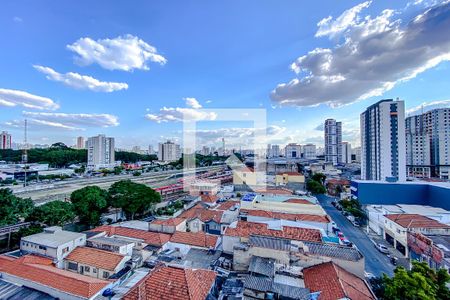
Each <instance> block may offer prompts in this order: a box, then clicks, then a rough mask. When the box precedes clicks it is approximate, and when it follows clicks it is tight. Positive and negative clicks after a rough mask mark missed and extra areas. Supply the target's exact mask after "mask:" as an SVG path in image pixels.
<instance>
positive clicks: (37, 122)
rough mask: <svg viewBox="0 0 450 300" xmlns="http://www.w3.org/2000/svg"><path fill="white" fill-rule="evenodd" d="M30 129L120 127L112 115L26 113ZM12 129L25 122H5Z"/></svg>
mask: <svg viewBox="0 0 450 300" xmlns="http://www.w3.org/2000/svg"><path fill="white" fill-rule="evenodd" d="M22 114H23V116H24V117H26V118H27V120H28V122H29V124H30V129H41V128H46V129H48V128H53V129H64V130H86V128H87V127H103V128H105V127H113V126H118V125H119V119H118V117H117V116H114V115H110V114H68V113H50V112H29V111H24V112H23V113H22ZM5 125H7V126H10V127H17V128H18V127H22V126H23V121H21V120H13V121H8V122H5Z"/></svg>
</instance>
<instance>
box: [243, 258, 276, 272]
mask: <svg viewBox="0 0 450 300" xmlns="http://www.w3.org/2000/svg"><path fill="white" fill-rule="evenodd" d="M248 271H249V272H252V273H256V274H261V275H265V276H268V277H272V276H273V275H274V274H275V260H274V259H271V258H264V257H259V256H252V258H251V259H250V265H249V267H248Z"/></svg>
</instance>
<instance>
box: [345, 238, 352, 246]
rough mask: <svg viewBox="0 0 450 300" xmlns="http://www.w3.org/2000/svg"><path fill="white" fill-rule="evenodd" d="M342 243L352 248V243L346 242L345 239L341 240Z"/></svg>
mask: <svg viewBox="0 0 450 300" xmlns="http://www.w3.org/2000/svg"><path fill="white" fill-rule="evenodd" d="M342 243H343V244H344V245H345V246H347V247H353V243H352V242H350V241H349V240H347V239H343V240H342Z"/></svg>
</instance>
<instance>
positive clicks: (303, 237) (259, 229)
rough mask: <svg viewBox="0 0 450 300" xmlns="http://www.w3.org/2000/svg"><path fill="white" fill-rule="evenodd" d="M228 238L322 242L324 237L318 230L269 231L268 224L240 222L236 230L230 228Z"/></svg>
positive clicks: (291, 228) (291, 229)
mask: <svg viewBox="0 0 450 300" xmlns="http://www.w3.org/2000/svg"><path fill="white" fill-rule="evenodd" d="M224 235H226V236H239V237H245V238H248V237H249V236H250V235H262V236H273V237H280V238H285V239H290V240H298V241H310V242H322V235H321V233H320V231H319V230H317V229H310V228H299V227H290V226H283V229H282V230H276V229H269V228H268V225H267V224H263V223H253V222H244V221H238V223H237V225H236V228H232V227H228V228H227V229H226V230H225V233H224Z"/></svg>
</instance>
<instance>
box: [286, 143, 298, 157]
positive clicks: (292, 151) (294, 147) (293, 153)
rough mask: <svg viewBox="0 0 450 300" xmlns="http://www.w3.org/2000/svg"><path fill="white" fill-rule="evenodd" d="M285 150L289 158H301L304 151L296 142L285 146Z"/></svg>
mask: <svg viewBox="0 0 450 300" xmlns="http://www.w3.org/2000/svg"><path fill="white" fill-rule="evenodd" d="M284 152H285V156H286V158H287V159H296V158H300V157H301V153H302V147H301V146H300V145H299V144H296V143H291V144H287V145H286V147H285V148H284Z"/></svg>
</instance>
